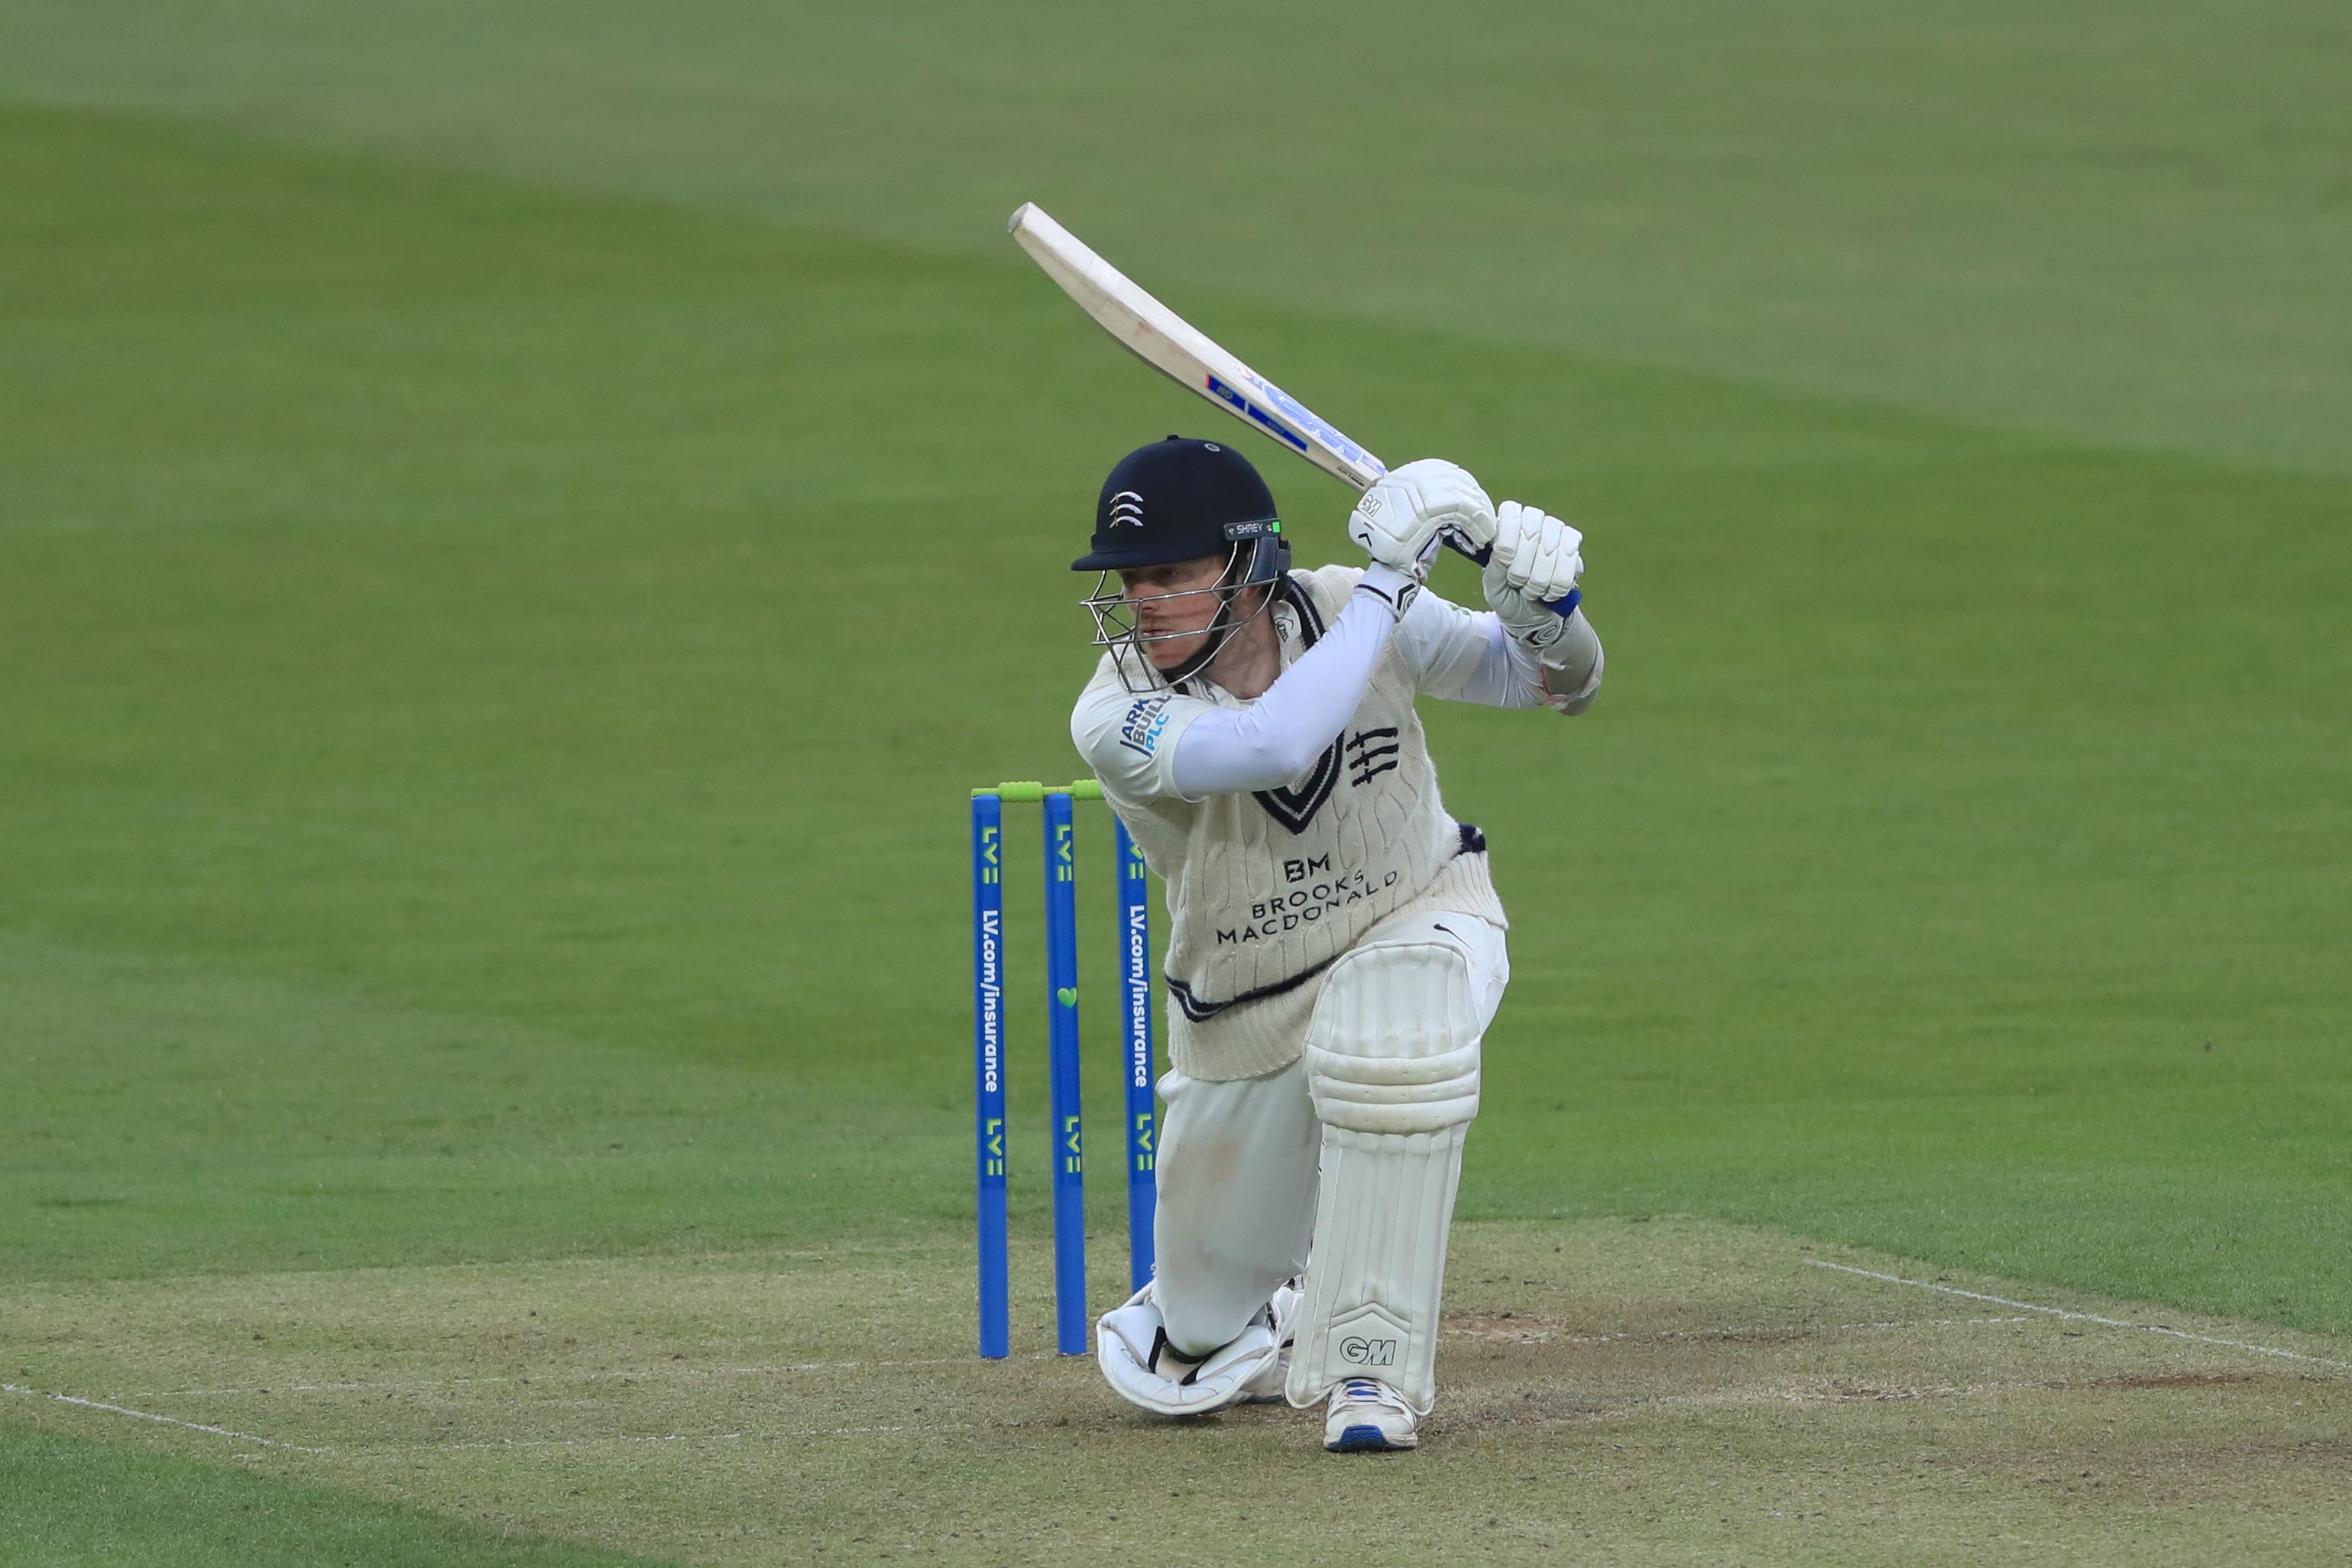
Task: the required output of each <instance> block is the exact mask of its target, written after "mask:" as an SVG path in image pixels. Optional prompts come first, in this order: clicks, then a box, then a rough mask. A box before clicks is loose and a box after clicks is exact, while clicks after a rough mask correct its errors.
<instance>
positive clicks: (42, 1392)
mask: <svg viewBox="0 0 2352 1568" xmlns="http://www.w3.org/2000/svg"><path fill="white" fill-rule="evenodd" d="M0 1393H5V1394H31V1395H32V1396H33V1397H35V1398H36V1399H54V1400H56V1401H57V1402H58V1404H60V1405H79V1407H80V1408H82V1409H84V1410H102V1411H104V1412H106V1413H107V1414H108V1415H128V1416H131V1417H132V1418H133V1419H135V1420H140V1421H152V1422H154V1423H156V1424H157V1425H158V1426H182V1427H185V1428H186V1429H187V1430H189V1431H191V1432H210V1433H212V1434H213V1435H214V1436H220V1437H234V1438H236V1440H237V1441H238V1442H240V1443H258V1444H260V1445H261V1446H262V1447H265V1448H285V1449H287V1450H289V1451H290V1452H292V1453H297V1454H325V1453H329V1452H331V1450H330V1449H326V1448H306V1447H303V1446H302V1445H301V1444H299V1443H281V1442H279V1441H278V1439H277V1438H275V1437H262V1436H256V1435H255V1434H253V1433H251V1432H237V1431H232V1430H231V1429H230V1428H228V1427H226V1426H211V1425H209V1424H207V1423H205V1422H202V1421H183V1420H181V1419H180V1418H179V1417H178V1416H176V1415H156V1414H155V1413H154V1412H153V1411H152V1410H133V1409H131V1406H129V1405H109V1404H107V1403H106V1402H105V1401H103V1400H99V1399H82V1398H79V1397H78V1396H76V1395H74V1394H53V1393H51V1392H49V1391H48V1390H47V1389H45V1388H26V1387H22V1386H20V1385H19V1384H13V1383H0Z"/></svg>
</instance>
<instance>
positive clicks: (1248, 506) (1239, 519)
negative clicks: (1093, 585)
mask: <svg viewBox="0 0 2352 1568" xmlns="http://www.w3.org/2000/svg"><path fill="white" fill-rule="evenodd" d="M1261 542H1271V544H1272V546H1273V547H1274V548H1272V549H1260V548H1258V546H1259V545H1260V543H1261ZM1092 543H1093V546H1094V548H1093V549H1092V550H1091V551H1089V552H1087V554H1085V555H1082V556H1080V557H1079V558H1078V559H1077V560H1076V561H1073V562H1071V563H1070V570H1071V571H1073V572H1118V571H1120V570H1123V569H1125V568H1127V567H1130V566H1164V565H1166V564H1168V563H1171V562H1174V561H1197V560H1199V559H1201V557H1202V556H1204V555H1223V554H1225V553H1226V552H1229V551H1231V550H1232V549H1233V547H1234V546H1235V545H1241V544H1246V545H1249V546H1251V548H1250V549H1249V550H1248V551H1247V552H1246V553H1247V554H1249V555H1251V556H1252V557H1255V556H1258V555H1261V554H1264V555H1269V556H1270V555H1272V554H1275V553H1277V552H1278V553H1280V554H1282V555H1283V556H1285V557H1287V556H1288V554H1289V549H1288V546H1287V545H1286V542H1284V540H1283V538H1282V520H1281V519H1280V518H1279V517H1277V516H1276V514H1275V510H1274V492H1273V491H1272V490H1269V489H1266V488H1265V480H1264V479H1260V478H1259V477H1258V471H1257V469H1255V468H1253V467H1251V466H1250V460H1249V459H1248V458H1244V457H1243V456H1242V455H1241V454H1240V453H1239V452H1236V451H1234V449H1233V448H1232V447H1227V446H1224V445H1223V444H1222V443H1220V442H1216V441H1201V440H1193V439H1190V438H1188V437H1182V436H1171V437H1168V439H1166V440H1165V441H1154V442H1152V443H1151V444H1150V446H1148V447H1137V448H1136V449H1135V450H1134V451H1132V452H1129V454H1128V455H1127V456H1126V457H1124V458H1120V459H1119V460H1118V466H1117V467H1116V468H1112V469H1111V471H1110V477H1109V478H1108V479H1105V480H1103V486H1102V494H1101V495H1099V496H1098V497H1097V498H1096V500H1095V532H1094V539H1093V540H1092ZM1253 564H1255V561H1253ZM1288 564H1289V563H1288V561H1287V559H1285V560H1284V562H1283V563H1282V564H1281V565H1278V566H1272V567H1271V569H1270V570H1261V571H1259V572H1254V573H1251V574H1247V575H1245V576H1244V577H1243V578H1242V581H1243V582H1245V583H1259V582H1265V581H1266V580H1268V579H1269V578H1271V577H1273V576H1274V575H1276V574H1277V573H1279V572H1280V571H1281V570H1282V569H1283V567H1284V566H1287V565H1288Z"/></svg>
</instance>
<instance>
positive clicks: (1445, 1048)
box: [1285, 941, 1491, 1414]
mask: <svg viewBox="0 0 2352 1568" xmlns="http://www.w3.org/2000/svg"><path fill="white" fill-rule="evenodd" d="M1486 989H1487V988H1486V987H1484V986H1482V985H1480V984H1476V983H1475V980H1474V976H1473V975H1472V973H1471V966H1470V961H1469V957H1468V955H1467V954H1466V953H1465V951H1464V949H1463V948H1462V947H1459V946H1455V945H1452V944H1450V943H1448V942H1438V941H1433V942H1417V941H1416V942H1387V943H1380V944H1375V945H1372V946H1368V947H1361V948H1358V949H1356V950H1355V951H1353V952H1349V954H1348V955H1347V956H1346V957H1344V958H1342V959H1341V960H1340V961H1339V963H1336V964H1334V965H1333V966H1332V969H1331V974H1330V978H1329V980H1328V983H1327V984H1326V985H1325V987H1324V992H1323V995H1322V996H1321V998H1320V999H1318V1002H1317V1004H1316V1008H1315V1017H1314V1021H1313V1022H1312V1023H1311V1024H1310V1025H1309V1026H1307V1074H1308V1087H1309V1089H1310V1090H1311V1091H1312V1093H1313V1095H1314V1099H1315V1110H1316V1114H1317V1116H1318V1118H1320V1119H1321V1121H1322V1122H1323V1144H1322V1183H1321V1190H1320V1192H1319V1194H1318V1199H1317V1206H1316V1212H1315V1245H1314V1249H1313V1251H1312V1252H1311V1253H1310V1254H1309V1255H1308V1258H1307V1278H1306V1279H1305V1281H1304V1284H1303V1292H1304V1294H1303V1299H1302V1300H1301V1302H1300V1306H1299V1319H1298V1329H1297V1348H1296V1349H1295V1350H1294V1352H1292V1356H1291V1363H1290V1376H1289V1379H1288V1382H1287V1384H1286V1388H1285V1394H1286V1397H1287V1398H1288V1399H1289V1401H1290V1403H1291V1404H1293V1405H1302V1406H1303V1405H1312V1404H1315V1403H1317V1402H1318V1401H1319V1400H1321V1399H1322V1398H1323V1397H1324V1396H1325V1395H1326V1394H1328V1393H1329V1392H1330V1391H1331V1389H1332V1388H1334V1387H1335V1386H1337V1385H1338V1384H1339V1383H1341V1382H1342V1381H1343V1380H1345V1379H1347V1378H1350V1377H1374V1378H1378V1379H1379V1380H1380V1381H1381V1382H1382V1383H1384V1384H1388V1385H1389V1386H1390V1387H1391V1388H1392V1389H1394V1390H1395V1391H1396V1393H1397V1394H1399V1395H1400V1396H1402V1398H1403V1399H1404V1400H1405V1401H1406V1402H1407V1403H1408V1404H1410V1405H1412V1408H1413V1409H1414V1410H1415V1411H1416V1412H1417V1413H1421V1414H1426V1413H1427V1412H1428V1409H1429V1406H1430V1404H1431V1402H1432V1401H1433V1399H1434V1398H1435V1397H1436V1391H1437V1390H1436V1353H1437V1313H1438V1302H1439V1298H1440V1297H1441V1295H1442V1294H1443V1292H1444V1282H1445V1235H1446V1230H1447V1228H1448V1227H1449V1226H1451V1225H1452V1223H1453V1219H1454V1190H1455V1187H1456V1186H1457V1184H1459V1182H1460V1179H1461V1174H1462V1142H1463V1139H1464V1138H1465V1136H1466V1134H1467V1133H1468V1131H1469V1123H1470V1121H1471V1119H1472V1118H1473V1117H1475V1116H1476V1115H1477V1114H1478V1040H1479V1036H1480V1033H1481V1032H1482V1031H1483V1029H1484V1028H1485V1026H1486V1017H1487V1016H1488V1011H1489V1008H1490V1007H1491V1003H1486V1004H1484V1005H1482V999H1481V998H1482V993H1484V992H1485V991H1486Z"/></svg>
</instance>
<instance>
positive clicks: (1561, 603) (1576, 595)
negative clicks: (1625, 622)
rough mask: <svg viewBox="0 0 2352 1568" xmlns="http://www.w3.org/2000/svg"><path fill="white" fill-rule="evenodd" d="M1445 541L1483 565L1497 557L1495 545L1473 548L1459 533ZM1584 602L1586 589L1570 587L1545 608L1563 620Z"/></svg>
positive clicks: (1455, 550) (1450, 546)
mask: <svg viewBox="0 0 2352 1568" xmlns="http://www.w3.org/2000/svg"><path fill="white" fill-rule="evenodd" d="M1445 542H1446V545H1447V546H1448V547H1449V548H1450V549H1452V550H1453V552H1454V553H1455V554H1456V555H1460V556H1464V557H1465V558H1467V559H1468V560H1470V561H1473V562H1475V563H1477V564H1478V565H1481V566H1484V565H1485V564H1486V563H1487V562H1489V561H1492V560H1493V559H1494V558H1495V549H1494V546H1492V545H1487V546H1486V547H1484V548H1482V549H1478V550H1473V549H1471V548H1470V546H1469V545H1468V544H1467V543H1466V542H1465V541H1464V540H1463V539H1462V537H1461V536H1460V535H1459V534H1454V533H1449V534H1447V535H1446V536H1445ZM1583 602H1584V590H1583V589H1581V588H1570V590H1569V591H1568V592H1567V593H1565V594H1562V595H1560V596H1559V598H1557V599H1547V600H1545V601H1544V608H1545V609H1547V610H1549V611H1550V612H1551V613H1552V614H1554V615H1556V616H1559V618H1560V619H1561V620H1566V619H1568V617H1569V616H1572V615H1574V614H1576V606H1577V605H1580V604H1582V603H1583Z"/></svg>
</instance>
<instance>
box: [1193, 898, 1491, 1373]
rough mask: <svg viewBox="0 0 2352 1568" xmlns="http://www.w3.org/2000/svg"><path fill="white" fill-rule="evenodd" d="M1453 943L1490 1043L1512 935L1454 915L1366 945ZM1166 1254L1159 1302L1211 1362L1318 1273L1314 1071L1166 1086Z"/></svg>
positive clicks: (1371, 938)
mask: <svg viewBox="0 0 2352 1568" xmlns="http://www.w3.org/2000/svg"><path fill="white" fill-rule="evenodd" d="M1381 942H1447V943H1450V944H1452V945H1453V946H1454V947H1457V948H1459V949H1460V950H1461V951H1462V952H1463V953H1464V954H1465V957H1466V958H1467V959H1468V961H1469V965H1470V980H1471V984H1472V985H1473V987H1474V988H1475V991H1476V993H1477V994H1478V996H1479V998H1480V1002H1479V1029H1480V1032H1481V1034H1482V1035H1483V1034H1484V1032H1485V1029H1486V1026H1487V1025H1488V1024H1489V1023H1491V1022H1492V1021H1493V1019H1494V1016H1495V1009H1496V1007H1497V1006H1499V1005H1501V1004H1502V1000H1503V988H1504V987H1505V986H1506V985H1507V984H1510V979H1511V965H1510V958H1509V954H1508V952H1507V948H1506V946H1505V943H1504V940H1503V930H1502V928H1501V927H1500V926H1497V925H1495V924H1493V923H1492V922H1490V921H1483V920H1480V919H1479V918H1478V917H1477V916H1475V915H1465V914H1456V913H1453V912H1450V911H1440V912H1437V913H1421V914H1412V915H1402V916H1396V917H1392V918H1391V919H1390V920H1386V921H1381V923H1380V924H1378V925H1376V926H1374V927H1373V928H1372V929H1371V930H1370V931H1367V932H1365V934H1364V937H1363V940H1362V941H1361V942H1359V943H1358V944H1357V945H1358V946H1360V947H1365V946H1371V945H1374V944H1377V943H1381ZM1159 1088H1160V1098H1161V1099H1162V1100H1166V1101H1167V1102H1168V1110H1167V1114H1166V1116H1165V1117H1163V1118H1162V1120H1161V1121H1160V1158H1159V1161H1158V1166H1157V1172H1156V1174H1157V1175H1158V1178H1159V1184H1160V1210H1159V1217H1158V1219H1157V1221H1156V1223H1155V1225H1154V1230H1153V1245H1154V1247H1155V1248H1156V1250H1157V1253H1158V1272H1157V1281H1158V1283H1157V1285H1156V1287H1155V1288H1154V1289H1153V1292H1152V1294H1153V1297H1154V1299H1155V1300H1157V1301H1158V1302H1159V1304H1160V1316H1161V1318H1162V1319H1163V1320H1164V1321H1166V1323H1167V1325H1168V1340H1169V1343H1170V1344H1171V1345H1172V1346H1173V1347H1174V1348H1175V1350H1176V1352H1177V1353H1179V1354H1180V1355H1185V1356H1200V1355H1206V1354H1207V1353H1208V1352H1211V1351H1213V1350H1214V1349H1216V1348H1217V1347H1218V1346H1219V1345H1222V1344H1223V1343H1225V1342H1227V1341H1229V1340H1231V1339H1232V1338H1233V1337H1234V1335H1236V1334H1238V1333H1240V1332H1241V1331H1242V1330H1243V1329H1244V1327H1245V1326H1246V1325H1247V1324H1248V1322H1249V1320H1250V1317H1251V1314H1253V1313H1255V1311H1256V1310H1258V1309H1259V1308H1260V1307H1263V1306H1265V1302H1266V1298H1267V1297H1269V1296H1271V1295H1273V1294H1274V1289H1275V1287H1276V1286H1277V1285H1279V1284H1281V1283H1282V1282H1283V1281H1284V1280H1286V1279H1290V1278H1292V1277H1293V1276H1294V1275H1297V1274H1301V1273H1304V1272H1305V1271H1306V1268H1307V1250H1308V1248H1309V1247H1310V1246H1311V1245H1312V1243H1313V1241H1314V1230H1315V1197H1316V1193H1315V1184H1316V1172H1317V1163H1318V1154H1319V1152H1320V1151H1321V1148H1322V1142H1323V1127H1322V1123H1321V1122H1320V1121H1318V1120H1317V1118H1316V1115H1315V1104H1314V1100H1312V1098H1311V1097H1310V1096H1309V1095H1308V1093H1307V1064H1306V1063H1305V1062H1304V1061H1303V1060H1302V1061H1294V1062H1292V1063H1291V1064H1290V1065H1289V1066H1288V1067H1286V1068H1283V1069H1282V1070H1281V1071H1280V1072H1276V1073H1269V1074H1267V1075H1266V1076H1265V1077H1264V1078H1249V1079H1224V1080H1218V1079H1195V1078H1187V1077H1185V1076H1184V1075H1183V1074H1182V1073H1180V1072H1171V1073H1168V1074H1166V1075H1164V1076H1163V1077H1162V1078H1161V1079H1160V1086H1159Z"/></svg>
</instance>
